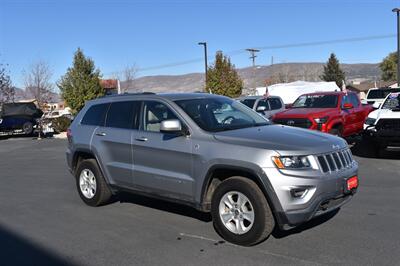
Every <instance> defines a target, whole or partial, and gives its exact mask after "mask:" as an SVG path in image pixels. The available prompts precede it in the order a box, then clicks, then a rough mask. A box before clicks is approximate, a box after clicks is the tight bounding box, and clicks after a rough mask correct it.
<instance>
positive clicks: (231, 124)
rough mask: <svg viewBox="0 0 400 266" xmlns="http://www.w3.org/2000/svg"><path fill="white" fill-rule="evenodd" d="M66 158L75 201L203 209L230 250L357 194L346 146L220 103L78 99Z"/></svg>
mask: <svg viewBox="0 0 400 266" xmlns="http://www.w3.org/2000/svg"><path fill="white" fill-rule="evenodd" d="M67 135H68V143H69V144H68V149H67V161H68V167H69V169H70V171H71V173H72V174H73V175H74V176H75V178H76V185H77V189H78V192H79V195H80V197H81V198H82V200H83V201H84V202H85V203H86V204H88V205H90V206H99V205H103V204H106V203H107V202H109V200H110V199H111V197H112V196H113V195H116V194H117V193H118V192H119V191H130V192H133V193H141V194H145V195H148V196H151V197H157V198H161V199H166V200H170V201H175V202H179V203H182V204H186V205H189V206H193V207H194V208H196V209H198V210H201V211H204V212H211V216H212V218H213V223H214V227H215V229H216V231H217V232H218V233H219V234H220V235H221V236H222V237H223V238H224V239H226V240H228V241H230V242H232V243H236V244H239V245H254V244H256V243H259V242H260V241H262V240H264V239H266V238H267V237H268V236H269V235H270V233H271V232H272V230H273V229H274V227H275V225H277V226H279V227H280V228H281V229H289V228H292V227H295V226H297V225H299V224H302V223H304V222H306V221H309V220H310V219H312V218H314V217H316V216H318V215H321V214H324V213H327V212H330V211H332V210H335V209H338V208H339V207H340V206H342V205H343V204H344V203H346V202H347V201H349V200H350V198H351V197H352V195H353V194H354V192H355V191H356V189H357V186H358V178H357V169H358V165H357V163H356V162H355V161H354V160H353V157H352V155H351V152H350V150H349V148H348V146H347V144H346V142H345V141H344V140H343V139H341V138H338V137H334V136H331V135H328V134H324V133H319V132H315V131H309V130H304V129H299V128H293V127H286V126H281V125H272V124H270V123H269V122H268V120H267V119H265V118H264V117H262V116H260V115H258V114H257V113H256V112H254V111H253V110H250V109H249V108H247V107H246V106H244V105H243V104H241V103H239V102H237V101H235V100H232V99H230V98H227V97H223V96H217V95H210V94H202V93H193V94H151V93H143V94H136V95H132V94H128V95H120V96H109V97H104V98H100V99H97V100H93V101H90V102H87V104H86V105H85V107H84V108H83V109H82V111H81V112H80V113H79V114H78V115H77V117H76V118H75V120H74V122H73V123H72V125H71V127H70V129H69V130H68V134H67Z"/></svg>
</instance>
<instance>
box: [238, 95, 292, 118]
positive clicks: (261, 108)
mask: <svg viewBox="0 0 400 266" xmlns="http://www.w3.org/2000/svg"><path fill="white" fill-rule="evenodd" d="M238 101H240V102H241V103H243V104H244V105H246V106H248V107H250V108H251V109H253V110H254V111H256V112H258V113H260V114H262V115H263V116H265V117H266V118H271V117H272V116H273V115H274V114H277V113H279V112H282V111H283V110H285V104H284V103H283V101H282V99H281V97H279V96H269V97H263V96H244V97H240V98H238Z"/></svg>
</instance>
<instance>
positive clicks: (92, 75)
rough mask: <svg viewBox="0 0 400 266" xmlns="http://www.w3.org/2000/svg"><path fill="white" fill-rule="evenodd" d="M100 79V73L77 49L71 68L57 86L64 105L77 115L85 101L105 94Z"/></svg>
mask: <svg viewBox="0 0 400 266" xmlns="http://www.w3.org/2000/svg"><path fill="white" fill-rule="evenodd" d="M100 78H101V75H100V71H99V70H98V69H96V68H95V65H94V62H93V60H92V59H90V58H88V57H85V55H84V54H83V52H82V50H81V49H80V48H78V50H77V51H76V52H75V55H74V61H73V66H72V67H70V68H68V70H67V73H66V74H65V75H64V76H62V77H61V80H60V81H59V82H58V84H57V86H58V87H59V89H60V91H61V96H62V98H63V99H64V100H65V102H66V104H67V105H68V106H69V107H70V108H71V109H72V111H73V112H74V113H77V112H79V111H80V110H81V109H82V108H83V106H84V105H85V102H86V101H88V100H92V99H94V98H97V97H100V96H103V95H104V94H105V91H104V89H103V88H102V87H101V85H100Z"/></svg>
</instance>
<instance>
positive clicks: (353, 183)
mask: <svg viewBox="0 0 400 266" xmlns="http://www.w3.org/2000/svg"><path fill="white" fill-rule="evenodd" d="M357 188H358V176H356V175H355V176H352V177H349V178H347V179H346V180H345V183H344V189H343V190H344V192H345V193H346V194H349V193H354V192H355V191H356V190H357Z"/></svg>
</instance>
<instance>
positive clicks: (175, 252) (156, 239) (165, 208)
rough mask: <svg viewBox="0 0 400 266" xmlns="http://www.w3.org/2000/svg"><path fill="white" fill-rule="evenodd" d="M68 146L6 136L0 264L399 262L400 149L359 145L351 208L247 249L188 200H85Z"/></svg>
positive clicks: (0, 169) (0, 143) (1, 147)
mask: <svg viewBox="0 0 400 266" xmlns="http://www.w3.org/2000/svg"><path fill="white" fill-rule="evenodd" d="M65 145H66V141H65V140H57V139H44V140H40V141H38V140H33V139H31V138H16V139H2V140H0V181H1V184H0V264H2V265H21V264H26V265H55V264H58V265H60V264H66V265H278V264H279V265H281V264H285V265H286V264H289V265H320V264H323V265H326V264H346V265H372V264H377V265H398V264H399V261H400V212H399V206H400V196H399V192H400V171H399V169H400V152H399V151H392V152H387V153H385V154H384V157H385V158H384V159H376V158H368V157H369V156H368V154H367V152H366V151H365V150H364V149H360V148H357V147H356V148H354V151H353V153H354V154H356V155H359V156H356V160H357V161H358V162H359V164H360V171H359V177H360V188H359V192H358V194H357V195H356V197H355V198H354V199H353V200H352V201H351V202H350V203H349V204H348V205H346V206H344V207H343V208H342V209H341V210H340V211H339V212H338V213H336V214H332V215H330V216H327V217H323V218H321V219H318V220H314V221H312V222H310V223H308V224H306V225H304V226H302V227H301V228H299V229H295V230H292V231H288V232H279V231H276V232H274V234H273V235H272V236H271V237H270V238H269V239H268V240H267V241H265V242H263V243H261V244H259V245H257V246H254V247H249V248H245V247H239V246H235V245H232V244H229V243H226V242H224V241H222V239H221V238H220V237H219V236H218V235H217V234H216V233H215V232H214V229H213V227H212V222H211V221H210V217H209V216H208V215H206V214H202V213H198V212H196V211H194V210H192V209H190V208H187V207H183V206H180V205H175V204H171V203H164V202H160V201H157V200H150V199H147V198H143V197H138V196H128V195H125V196H123V197H122V198H121V201H118V202H115V203H113V204H110V205H107V206H103V207H98V208H92V207H88V206H86V205H84V204H83V202H82V201H81V200H80V198H79V196H78V193H77V191H76V188H75V184H74V180H73V178H72V176H71V175H70V174H69V172H68V171H67V169H66V165H65V159H64V150H65Z"/></svg>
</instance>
